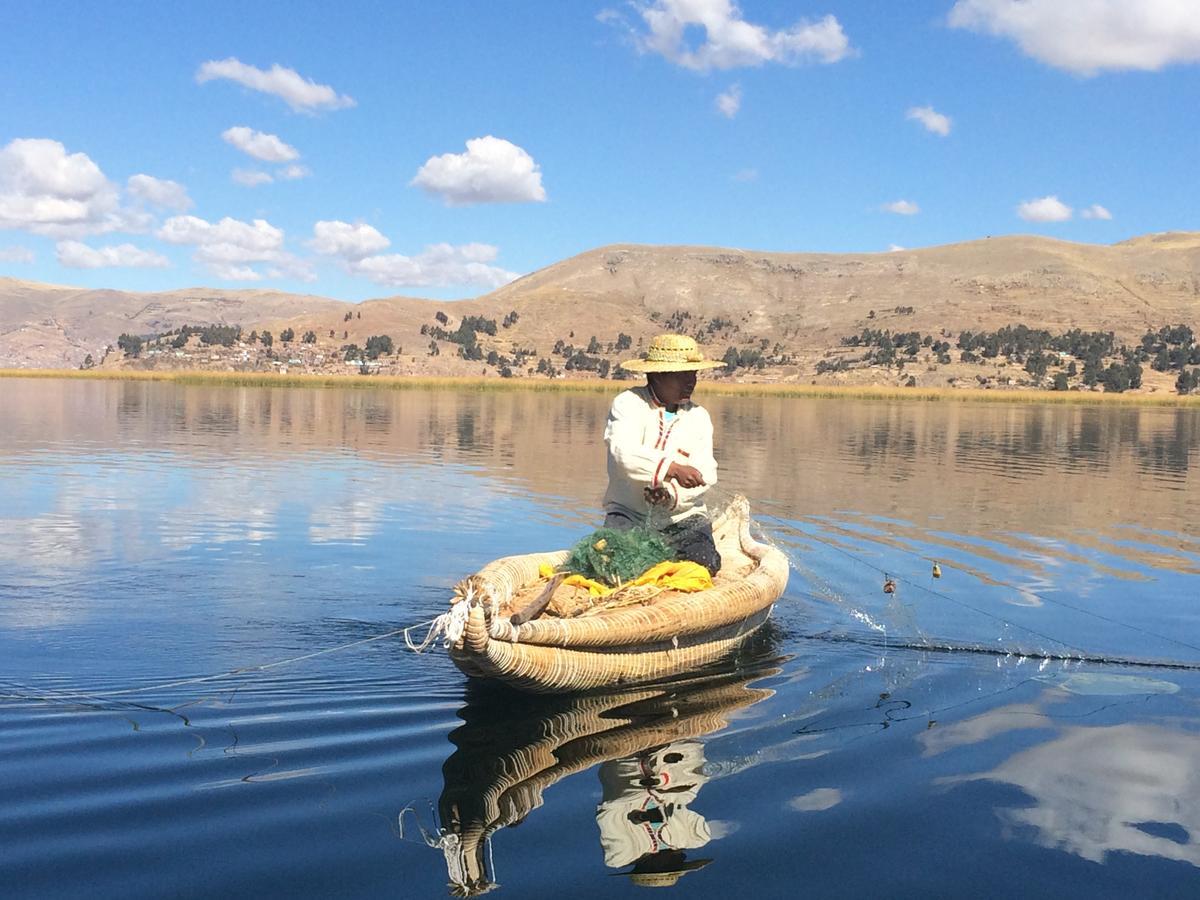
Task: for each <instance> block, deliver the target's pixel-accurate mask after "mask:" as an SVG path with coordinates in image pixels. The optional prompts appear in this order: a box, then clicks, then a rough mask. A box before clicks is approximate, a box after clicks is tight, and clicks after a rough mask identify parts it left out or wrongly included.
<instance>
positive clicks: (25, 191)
mask: <svg viewBox="0 0 1200 900" xmlns="http://www.w3.org/2000/svg"><path fill="white" fill-rule="evenodd" d="M132 224H134V223H133V221H132V220H130V219H127V218H126V216H125V213H124V212H123V211H122V210H121V209H120V202H119V194H118V191H117V188H116V186H115V185H114V184H113V183H112V182H110V181H109V180H108V179H107V178H106V177H105V176H104V173H103V172H101V171H100V167H99V166H97V165H96V164H95V163H94V162H92V160H91V159H90V158H89V157H88V156H87V154H85V153H70V154H68V153H67V150H66V148H65V147H64V146H63V145H62V144H60V143H59V142H58V141H53V140H47V139H44V138H18V139H16V140H13V141H10V142H9V143H8V144H7V145H6V146H5V147H3V148H2V149H0V229H6V228H19V229H22V230H25V231H31V232H33V233H35V234H46V235H50V236H52V237H79V236H82V235H85V234H100V233H103V232H107V231H114V230H118V229H121V228H123V227H126V226H132Z"/></svg>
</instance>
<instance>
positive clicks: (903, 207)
mask: <svg viewBox="0 0 1200 900" xmlns="http://www.w3.org/2000/svg"><path fill="white" fill-rule="evenodd" d="M880 209H882V210H883V211H884V212H890V213H895V214H896V215H898V216H915V215H916V214H917V213H919V212H920V211H921V207H919V206H918V205H917V204H915V203H913V202H912V201H911V200H896V201H894V202H893V203H885V204H883V206H881V207H880Z"/></svg>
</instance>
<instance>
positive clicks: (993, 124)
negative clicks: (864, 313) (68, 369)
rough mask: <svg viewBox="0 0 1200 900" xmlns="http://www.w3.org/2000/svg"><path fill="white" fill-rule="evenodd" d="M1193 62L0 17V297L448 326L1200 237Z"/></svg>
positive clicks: (861, 22)
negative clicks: (933, 256) (602, 289)
mask: <svg viewBox="0 0 1200 900" xmlns="http://www.w3.org/2000/svg"><path fill="white" fill-rule="evenodd" d="M1198 63H1200V2H1196V0H1139V2H1138V3H1129V2H1125V0H923V2H917V0H913V2H895V0H874V2H873V0H839V2H834V0H829V2H820V0H811V2H810V0H802V2H790V3H782V2H763V0H744V2H742V3H740V4H734V3H731V2H729V0H638V2H633V3H630V2H607V3H606V2H596V3H592V2H584V0H572V2H569V3H565V2H549V0H547V2H539V3H534V2H527V3H494V2H483V0H480V2H465V0H444V2H439V3H416V2H411V3H408V2H406V3H384V2H378V3H366V2H359V3H355V2H345V3H342V4H337V5H336V6H335V5H333V4H327V3H316V2H313V3H297V2H291V3H270V2H256V3H253V4H249V3H232V2H230V3H222V2H208V3H203V4H198V3H189V4H184V3H150V2H142V3H136V2H135V3H125V4H99V3H80V2H73V3H60V2H54V0H38V2H21V0H8V2H7V3H6V4H5V6H4V27H3V28H0V274H4V275H10V276H13V277H17V278H23V279H29V280H39V281H50V282H56V283H65V284H78V285H86V286H94V287H114V288H121V289H127V290H159V289H172V288H181V287H190V286H196V285H210V286H219V287H266V288H277V289H283V290H289V291H304V292H312V293H318V294H324V295H327V296H333V297H339V298H344V299H362V298H365V297H372V296H387V295H392V294H406V295H410V296H426V297H438V298H454V297H467V296H475V295H478V294H480V293H484V292H486V291H488V290H490V289H492V288H493V287H496V286H498V285H499V284H502V283H504V282H505V281H506V280H508V279H511V278H512V277H514V276H515V275H518V274H523V273H526V272H530V271H533V270H535V269H538V268H540V267H542V266H545V265H548V264H550V263H553V262H556V261H558V260H560V259H563V258H566V257H569V256H572V255H574V254H576V253H580V252H583V251H585V250H588V249H591V248H593V247H597V246H601V245H604V244H610V243H624V242H634V243H650V244H705V245H715V246H726V247H740V248H744V249H755V250H775V251H837V252H841V251H856V252H885V251H887V250H888V249H889V248H892V247H906V248H913V247H922V246H928V245H932V244H943V243H952V242H955V241H961V240H969V239H972V238H977V237H982V236H984V235H995V234H1011V233H1034V234H1044V235H1049V236H1054V237H1061V238H1065V239H1069V240H1079V241H1087V242H1098V243H1109V242H1113V241H1118V240H1122V239H1124V238H1127V237H1131V236H1134V235H1137V234H1144V233H1146V232H1152V231H1166V230H1179V229H1196V228H1198V227H1200V225H1198V223H1197V215H1196V210H1197V209H1200V187H1198V186H1197V185H1198V184H1200V179H1198V178H1197V177H1196V171H1197V168H1198V167H1200V166H1198V162H1200V160H1198V157H1197V146H1198V145H1197V125H1198V124H1200V90H1198V89H1200V66H1198Z"/></svg>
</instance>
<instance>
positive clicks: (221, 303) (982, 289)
mask: <svg viewBox="0 0 1200 900" xmlns="http://www.w3.org/2000/svg"><path fill="white" fill-rule="evenodd" d="M439 311H441V312H443V313H444V314H445V316H446V317H447V319H448V322H447V323H446V325H445V327H446V328H447V330H451V331H452V330H453V329H454V328H455V327H456V326H457V324H458V322H459V321H461V318H462V317H464V316H468V315H472V316H482V317H484V318H486V319H495V320H497V321H499V320H501V319H503V318H504V317H505V316H508V315H509V314H510V313H513V312H515V313H517V317H516V323H515V324H513V325H512V326H511V327H509V328H501V329H500V330H499V331H498V333H497V335H496V336H495V337H494V338H492V337H488V336H485V335H482V334H481V335H480V343H481V346H483V347H484V348H485V349H496V350H498V351H499V352H500V353H501V354H508V353H511V351H512V350H513V349H514V348H527V349H530V350H536V351H537V354H536V355H537V357H549V356H551V348H552V346H553V345H554V344H555V342H556V341H559V340H562V341H564V343H567V344H573V345H575V347H576V348H577V349H583V348H584V347H585V346H586V345H587V344H588V342H589V340H590V338H591V337H592V336H595V337H596V338H597V339H598V343H599V344H600V345H601V347H602V350H601V353H600V354H599V355H601V356H606V357H611V359H613V360H616V359H618V358H623V357H626V356H629V355H630V353H631V351H623V352H617V351H616V350H615V348H614V350H613V351H611V352H610V351H608V344H610V343H614V344H615V343H616V341H617V337H618V334H619V333H622V332H623V333H625V334H628V335H629V336H630V337H631V338H632V340H633V342H634V347H633V349H634V350H636V346H637V342H638V341H639V340H646V339H648V337H649V336H650V335H653V334H654V333H656V332H660V331H664V330H668V329H671V330H684V331H687V332H689V333H699V334H700V335H701V336H702V338H703V339H704V340H705V342H706V343H707V347H706V350H707V352H708V353H709V354H710V355H714V356H718V357H719V356H721V355H722V354H723V353H724V352H725V351H726V349H727V347H730V346H732V347H735V348H750V347H755V348H757V347H762V346H763V342H764V341H765V342H766V344H767V345H768V346H769V347H770V348H771V349H770V350H769V351H768V352H771V353H775V354H776V355H777V356H780V358H785V359H786V364H781V365H779V366H778V367H775V368H773V369H771V370H768V372H767V375H768V376H769V377H772V378H773V380H780V379H797V378H804V379H806V380H807V379H809V378H810V377H811V375H812V373H813V372H814V371H815V364H816V361H817V360H819V359H821V358H823V357H826V356H829V355H830V354H831V353H834V354H836V353H840V352H843V351H841V350H839V349H838V348H840V347H841V339H842V338H843V337H846V336H849V335H852V334H856V333H858V332H860V331H861V330H862V329H863V328H864V327H870V328H875V329H889V330H891V331H892V332H899V331H903V332H911V331H918V332H921V333H922V334H930V335H933V336H934V337H935V338H936V337H938V336H949V335H957V334H958V333H959V332H961V331H963V330H973V331H979V330H984V329H986V330H991V329H996V328H999V327H1002V326H1005V325H1015V324H1024V325H1027V326H1029V327H1032V328H1045V329H1048V330H1050V331H1052V332H1056V333H1057V332H1060V331H1065V330H1067V329H1070V328H1081V329H1083V330H1085V331H1092V330H1097V331H1113V332H1115V333H1116V335H1117V338H1118V340H1119V341H1127V342H1131V343H1135V342H1136V341H1137V340H1138V339H1139V338H1140V337H1141V335H1142V334H1144V333H1145V332H1146V331H1147V330H1148V329H1157V328H1159V327H1161V326H1163V325H1167V324H1174V323H1186V324H1189V325H1191V326H1193V327H1196V326H1197V325H1198V324H1200V232H1169V233H1163V234H1153V235H1146V236H1143V237H1138V238H1134V239H1132V240H1127V241H1123V242H1121V243H1118V244H1113V245H1092V244H1080V243H1071V242H1067V241H1059V240H1054V239H1051V238H1044V237H1030V236H1009V237H994V238H986V239H983V240H975V241H969V242H966V243H960V244H951V245H946V246H940V247H929V248H924V249H919V250H901V251H895V252H890V253H873V254H832V253H764V252H756V251H747V250H733V249H723V248H709V247H655V246H639V245H615V246H609V247H602V248H599V249H596V250H591V251H588V252H586V253H582V254H580V255H578V256H575V257H572V258H570V259H567V260H563V261H562V262H559V263H555V264H554V265H551V266H548V267H546V268H544V269H541V270H539V271H537V272H533V273H531V274H529V275H526V276H524V277H522V278H519V279H517V280H516V281H514V282H512V283H511V284H508V285H506V286H504V287H502V288H500V289H498V290H496V291H493V292H492V293H490V294H487V295H485V296H482V297H479V298H476V299H474V300H468V301H455V302H447V301H433V300H420V299H413V298H404V297H390V298H383V299H377V300H368V301H364V302H362V303H357V304H350V303H345V302H341V301H337V300H332V299H328V298H323V297H315V296H309V295H295V294H284V293H280V292H275V291H264V290H250V291H245V290H242V291H225V290H216V289H209V288H195V289H188V290H180V291H170V292H166V293H154V294H135V293H128V292H121V291H95V290H82V289H78V288H69V287H60V286H53V285H39V284H32V283H29V282H22V281H17V280H13V279H5V278H0V366H8V367H14V366H15V367H70V366H77V365H79V364H80V362H82V360H83V358H84V357H85V356H86V355H87V354H89V353H90V354H92V355H93V356H94V357H95V358H96V359H99V358H100V356H101V355H102V354H103V351H104V348H105V347H106V346H108V345H113V344H115V343H116V338H117V336H118V335H120V334H122V333H130V334H140V335H150V334H155V333H161V332H166V331H170V330H173V329H175V328H178V327H179V326H181V325H184V324H209V323H215V324H240V325H241V326H242V327H243V329H244V330H245V331H247V332H248V331H250V330H251V329H259V330H262V329H269V330H272V331H273V332H274V333H276V334H278V333H279V332H280V331H282V330H283V329H285V328H289V327H290V328H293V329H294V330H295V332H296V334H297V337H299V335H300V334H302V333H304V332H307V331H309V330H312V331H313V332H315V334H316V335H317V337H318V343H317V344H316V345H313V346H312V347H311V348H310V349H312V350H314V351H315V350H320V351H322V353H323V355H324V357H325V358H326V359H327V360H330V361H332V360H333V359H335V358H337V360H338V363H339V364H341V353H342V351H341V349H340V348H342V347H343V346H345V345H346V344H349V343H357V344H359V345H360V346H361V345H362V344H364V343H365V341H366V339H367V337H369V336H370V335H374V334H387V335H389V336H391V337H392V338H393V340H394V342H395V343H396V344H397V345H398V346H399V347H401V348H402V352H401V353H400V354H399V355H398V358H397V359H395V360H393V361H392V363H391V365H392V367H393V368H392V370H393V371H398V372H407V371H412V372H421V373H433V374H467V373H469V374H479V373H480V372H481V371H483V370H484V369H487V367H486V366H485V365H484V364H483V363H481V362H468V361H466V360H463V359H461V358H459V356H458V354H457V353H456V352H454V351H456V350H457V347H455V346H454V345H453V344H447V343H446V342H445V341H442V342H441V348H442V350H443V352H441V353H439V354H438V355H437V356H430V355H429V343H430V340H431V338H430V336H429V335H423V334H421V331H420V330H421V327H422V326H423V325H424V326H431V325H437V324H438V323H437V322H436V321H435V318H434V317H435V315H436V313H437V312H439ZM1197 330H1200V328H1197ZM776 345H778V347H776ZM276 349H278V348H276ZM956 355H957V354H956ZM116 356H118V354H112V355H110V361H109V362H107V363H106V365H126V364H128V365H135V364H136V365H150V361H149V360H138V361H127V362H123V361H120V360H116V359H113V357H116ZM531 359H532V357H531ZM533 361H536V360H533ZM555 362H556V364H557V365H558V366H559V367H560V368H561V365H562V363H563V359H562V358H561V357H559V358H556V359H555ZM154 364H155V365H166V364H167V363H166V362H165V361H161V360H160V361H158V362H156V363H154ZM172 364H173V365H183V363H181V362H174V363H172ZM192 364H194V363H189V365H192ZM305 364H306V365H307V364H308V359H307V358H306V362H305ZM487 371H488V372H489V373H490V374H495V367H492V368H491V369H487ZM910 371H911V370H910ZM872 377H874V376H872ZM859 380H862V379H859ZM876 380H878V379H876ZM943 383H944V379H943Z"/></svg>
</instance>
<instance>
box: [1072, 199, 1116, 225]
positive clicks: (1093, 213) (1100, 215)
mask: <svg viewBox="0 0 1200 900" xmlns="http://www.w3.org/2000/svg"><path fill="white" fill-rule="evenodd" d="M1079 215H1080V216H1081V217H1082V218H1085V219H1104V220H1105V221H1108V220H1109V219H1111V218H1112V213H1110V212H1109V211H1108V210H1107V209H1105V208H1104V207H1103V206H1101V205H1100V204H1099V203H1093V204H1092V205H1091V206H1089V207H1088V208H1087V209H1085V210H1083V211H1081V212H1080V213H1079Z"/></svg>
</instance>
